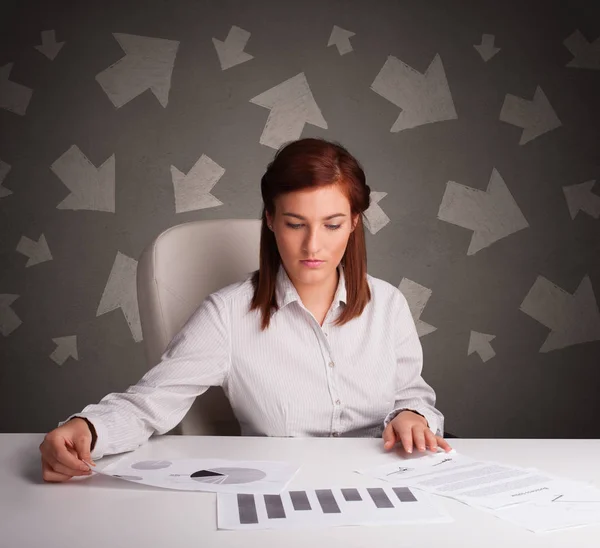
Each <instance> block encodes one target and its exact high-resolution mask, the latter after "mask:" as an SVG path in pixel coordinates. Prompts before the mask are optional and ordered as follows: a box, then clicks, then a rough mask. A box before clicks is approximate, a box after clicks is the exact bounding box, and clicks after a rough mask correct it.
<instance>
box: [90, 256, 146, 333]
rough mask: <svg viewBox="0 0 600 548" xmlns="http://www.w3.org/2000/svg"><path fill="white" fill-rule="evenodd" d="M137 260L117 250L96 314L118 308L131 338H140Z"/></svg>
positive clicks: (99, 314)
mask: <svg viewBox="0 0 600 548" xmlns="http://www.w3.org/2000/svg"><path fill="white" fill-rule="evenodd" d="M136 273H137V261H136V260H135V259H132V258H131V257H127V255H123V253H121V252H120V251H119V252H117V256H116V258H115V262H114V264H113V267H112V270H111V271H110V275H109V277H108V282H106V287H105V288H104V293H102V298H101V299H100V304H99V305H98V310H97V311H96V316H101V315H102V314H106V313H107V312H110V311H111V310H115V309H117V308H120V309H121V310H122V311H123V315H124V316H125V319H126V320H127V323H128V324H129V329H130V330H131V334H132V335H133V340H134V341H136V342H139V341H141V340H142V328H141V324H140V312H139V309H138V300H137V286H136Z"/></svg>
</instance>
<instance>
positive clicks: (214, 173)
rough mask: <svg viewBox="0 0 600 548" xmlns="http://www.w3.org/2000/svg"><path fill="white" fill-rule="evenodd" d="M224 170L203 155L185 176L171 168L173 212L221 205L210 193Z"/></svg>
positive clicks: (173, 167)
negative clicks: (173, 194)
mask: <svg viewBox="0 0 600 548" xmlns="http://www.w3.org/2000/svg"><path fill="white" fill-rule="evenodd" d="M223 173H225V170H224V169H223V168H222V167H221V166H220V165H219V164H217V163H216V162H213V161H212V160H211V159H210V158H209V157H208V156H206V155H205V154H203V155H202V156H201V157H200V159H199V160H198V161H197V162H196V163H195V164H194V167H193V168H192V169H191V170H190V171H189V172H188V174H187V175H186V174H185V173H182V172H181V171H179V170H178V169H177V168H176V167H175V166H171V177H172V179H173V187H174V189H175V211H176V212H177V213H182V212H184V211H194V210H197V209H206V208H208V207H216V206H220V205H223V202H221V200H218V199H217V198H215V197H214V196H213V195H212V194H211V193H210V191H211V190H212V188H213V187H214V186H215V185H216V184H217V181H218V180H219V179H220V178H221V177H222V176H223Z"/></svg>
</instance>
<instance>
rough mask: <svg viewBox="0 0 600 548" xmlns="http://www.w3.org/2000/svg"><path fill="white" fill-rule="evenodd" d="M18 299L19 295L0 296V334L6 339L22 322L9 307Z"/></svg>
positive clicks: (5, 294)
mask: <svg viewBox="0 0 600 548" xmlns="http://www.w3.org/2000/svg"><path fill="white" fill-rule="evenodd" d="M18 298H19V295H10V294H8V293H4V294H2V295H0V332H2V335H4V336H5V337H8V336H9V335H10V334H11V333H12V332H13V331H14V330H15V329H16V328H17V327H19V326H20V325H21V324H22V323H23V322H22V321H21V318H19V316H17V314H16V313H15V311H14V310H13V309H12V308H11V307H10V305H11V304H12V303H14V302H15V301H16V300H17V299H18Z"/></svg>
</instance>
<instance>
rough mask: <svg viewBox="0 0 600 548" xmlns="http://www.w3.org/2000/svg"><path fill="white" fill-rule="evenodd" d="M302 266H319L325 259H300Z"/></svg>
mask: <svg viewBox="0 0 600 548" xmlns="http://www.w3.org/2000/svg"><path fill="white" fill-rule="evenodd" d="M300 262H301V263H302V264H303V265H304V266H307V267H308V268H317V267H319V266H321V265H322V264H323V263H324V262H325V261H317V260H315V261H300Z"/></svg>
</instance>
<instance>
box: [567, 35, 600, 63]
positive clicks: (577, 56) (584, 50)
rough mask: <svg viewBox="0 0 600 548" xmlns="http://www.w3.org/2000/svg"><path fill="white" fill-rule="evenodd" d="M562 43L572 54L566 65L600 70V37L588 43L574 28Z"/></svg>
mask: <svg viewBox="0 0 600 548" xmlns="http://www.w3.org/2000/svg"><path fill="white" fill-rule="evenodd" d="M563 44H564V45H565V46H566V48H567V49H568V50H569V51H570V52H571V53H572V54H573V59H571V60H570V61H569V62H568V63H567V67H572V68H582V69H590V70H600V37H598V38H596V39H595V40H594V41H593V42H591V43H590V42H588V41H587V40H586V39H585V37H584V36H583V34H581V32H579V31H578V30H576V31H575V32H574V33H573V34H571V35H570V36H569V37H568V38H566V39H565V40H564V42H563Z"/></svg>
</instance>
